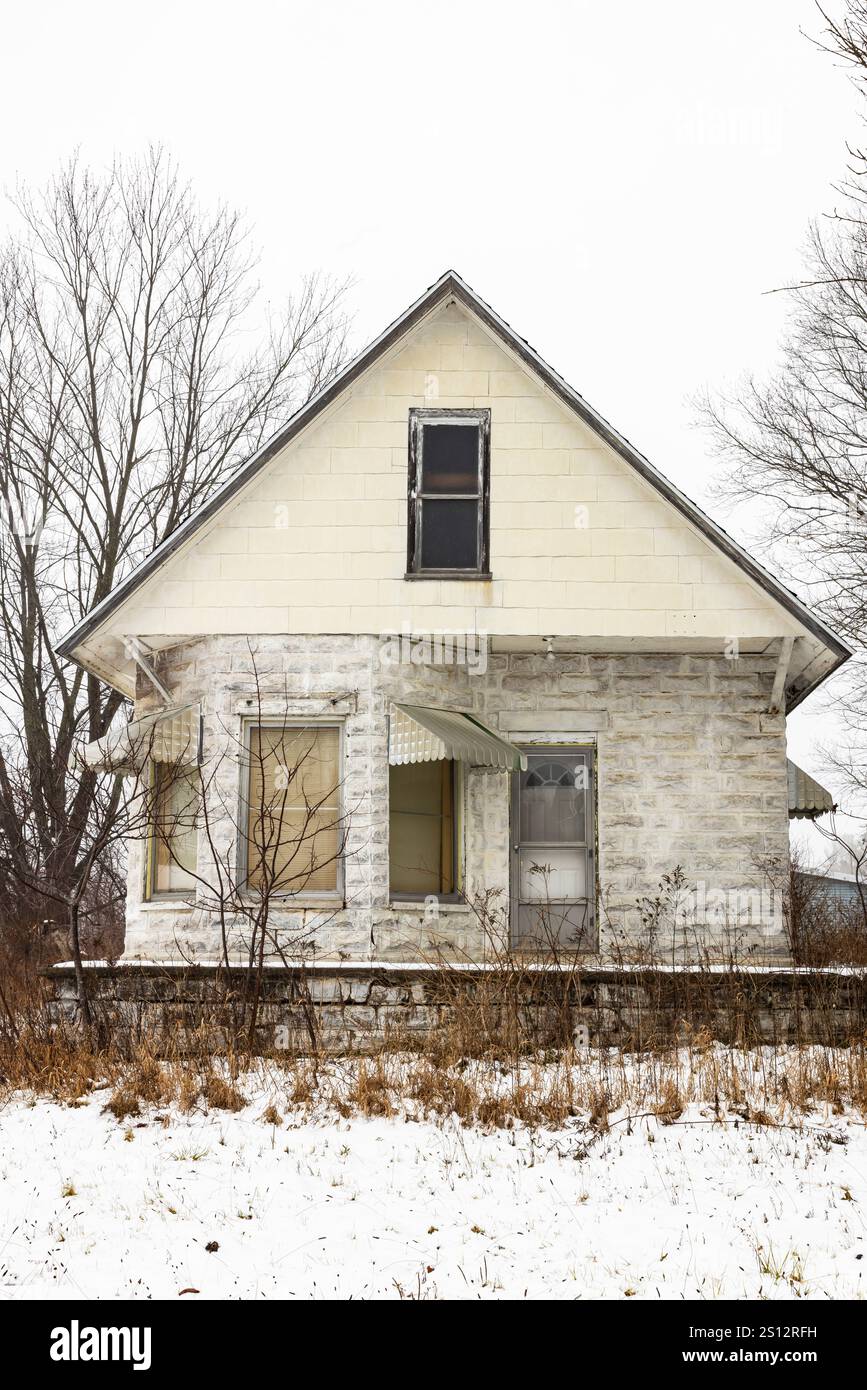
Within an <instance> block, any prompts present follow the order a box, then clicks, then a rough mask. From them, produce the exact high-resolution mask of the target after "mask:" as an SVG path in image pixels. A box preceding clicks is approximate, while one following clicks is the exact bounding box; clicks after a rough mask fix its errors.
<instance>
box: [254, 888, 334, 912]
mask: <svg viewBox="0 0 867 1390" xmlns="http://www.w3.org/2000/svg"><path fill="white" fill-rule="evenodd" d="M243 901H244V902H245V903H247V904H249V905H250V906H251V907H252V906H254V905H255V903H256V902H257V901H258V899H257V898H256V896H255V894H244V896H243ZM345 907H346V900H345V898H338V897H334V898H302V897H297V898H293V897H280V896H279V894H277V893H274V894H272V896H271V900H270V903H269V910H271V911H274V912H313V911H315V912H321V911H322V910H323V909H324V908H327V909H328V910H329V911H331V912H336V911H340V912H342V911H343V909H344V908H345Z"/></svg>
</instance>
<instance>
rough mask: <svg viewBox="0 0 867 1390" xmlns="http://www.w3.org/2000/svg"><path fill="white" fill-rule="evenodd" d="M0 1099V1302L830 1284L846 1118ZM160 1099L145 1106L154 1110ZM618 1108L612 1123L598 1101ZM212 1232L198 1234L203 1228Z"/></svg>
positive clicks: (859, 1267)
mask: <svg viewBox="0 0 867 1390" xmlns="http://www.w3.org/2000/svg"><path fill="white" fill-rule="evenodd" d="M242 1084H243V1089H244V1092H245V1094H246V1095H247V1096H248V1098H249V1101H250V1103H249V1104H248V1105H247V1107H246V1108H245V1109H244V1110H242V1111H239V1112H238V1113H237V1114H227V1113H225V1112H221V1111H217V1110H211V1111H210V1112H208V1113H203V1112H202V1111H193V1112H191V1113H189V1114H182V1113H179V1112H178V1111H176V1110H159V1111H157V1110H150V1111H149V1112H147V1113H146V1114H143V1116H142V1117H141V1118H140V1119H137V1118H134V1117H133V1118H130V1119H128V1120H126V1121H122V1122H120V1123H118V1122H117V1121H116V1120H115V1119H114V1118H112V1116H111V1115H109V1114H106V1113H103V1108H102V1107H103V1106H104V1104H105V1102H106V1100H107V1099H108V1093H107V1092H101V1093H98V1094H94V1095H93V1096H92V1097H90V1098H89V1099H88V1100H87V1101H85V1102H83V1103H79V1104H78V1105H75V1106H63V1105H58V1104H56V1103H54V1102H52V1101H48V1100H44V1099H39V1100H28V1099H27V1098H23V1097H16V1098H14V1099H12V1100H9V1101H7V1102H6V1103H5V1104H4V1105H3V1107H2V1109H0V1298H4V1299H37V1298H38V1299H45V1298H53V1297H56V1298H61V1297H62V1298H82V1299H94V1298H130V1297H132V1298H148V1297H152V1298H168V1299H174V1298H178V1297H184V1298H196V1297H201V1298H211V1299H231V1298H292V1297H295V1298H317V1297H325V1298H338V1299H339V1298H349V1297H350V1296H352V1297H353V1298H356V1299H357V1298H376V1299H382V1298H392V1297H394V1298H396V1297H400V1296H407V1297H408V1296H412V1297H417V1298H418V1297H421V1298H432V1299H433V1298H453V1299H463V1298H477V1297H479V1298H485V1299H497V1298H509V1299H520V1298H528V1299H540V1298H544V1299H581V1298H608V1299H616V1298H623V1297H633V1296H634V1297H638V1298H645V1299H657V1298H662V1299H680V1298H686V1299H711V1298H714V1299H715V1298H735V1299H744V1298H748V1299H753V1298H758V1297H767V1298H790V1297H795V1296H798V1297H810V1298H835V1299H840V1298H852V1297H858V1296H861V1295H863V1294H864V1293H865V1292H867V1283H865V1262H864V1260H863V1259H862V1258H861V1257H862V1255H863V1254H864V1252H865V1246H867V1224H865V1217H864V1208H865V1202H867V1131H865V1128H864V1125H863V1123H862V1122H860V1121H859V1120H858V1119H857V1118H856V1117H855V1116H853V1115H821V1114H818V1115H813V1116H811V1117H807V1118H805V1119H804V1121H803V1124H802V1125H800V1124H799V1125H798V1127H796V1128H782V1127H780V1128H771V1127H768V1126H757V1125H751V1124H745V1123H743V1122H738V1123H737V1124H736V1123H734V1122H729V1123H727V1124H725V1125H721V1124H716V1123H714V1121H713V1117H712V1115H711V1116H710V1118H708V1113H707V1108H706V1107H701V1108H699V1107H697V1106H691V1107H689V1108H688V1109H687V1110H685V1111H684V1113H683V1114H682V1115H681V1116H680V1118H679V1119H678V1120H677V1121H676V1122H675V1123H672V1124H663V1123H661V1122H660V1121H659V1120H657V1119H656V1118H646V1117H642V1118H635V1119H632V1120H631V1121H629V1122H626V1121H625V1120H624V1118H623V1117H620V1120H619V1122H617V1123H613V1124H612V1127H611V1129H610V1130H609V1131H608V1132H604V1133H601V1134H598V1135H595V1136H594V1137H593V1139H592V1142H589V1143H588V1138H587V1131H586V1129H584V1128H583V1127H582V1126H579V1125H578V1124H577V1122H576V1126H575V1127H574V1128H562V1129H559V1130H536V1131H533V1132H530V1131H528V1130H523V1129H520V1128H518V1129H515V1130H496V1131H493V1132H484V1131H482V1130H480V1129H465V1128H462V1127H461V1126H460V1125H459V1123H458V1121H457V1119H449V1120H446V1121H445V1122H443V1123H440V1124H438V1123H432V1122H423V1123H418V1122H407V1121H406V1120H404V1119H399V1120H398V1119H363V1118H361V1119H359V1118H350V1119H331V1118H328V1117H327V1116H325V1115H322V1116H320V1117H319V1118H317V1119H315V1120H311V1119H309V1118H306V1119H305V1118H304V1117H303V1116H302V1114H301V1113H300V1112H296V1111H291V1110H290V1111H289V1113H288V1116H287V1118H286V1120H285V1122H284V1124H282V1125H280V1126H274V1125H272V1124H269V1123H266V1122H265V1121H263V1119H262V1114H263V1111H264V1110H265V1109H266V1107H267V1106H268V1105H269V1104H270V1103H272V1102H273V1103H275V1104H276V1105H277V1106H278V1108H281V1109H282V1106H281V1098H280V1094H279V1091H275V1089H274V1088H273V1086H269V1085H268V1084H266V1083H264V1082H262V1081H258V1082H254V1081H253V1080H252V1079H249V1078H248V1079H247V1080H246V1081H245V1082H244V1083H242ZM163 1117H164V1118H163ZM612 1118H613V1119H615V1120H616V1119H617V1117H612ZM214 1243H216V1245H217V1247H218V1248H216V1249H214V1248H212V1249H211V1250H210V1251H209V1249H208V1246H209V1245H211V1246H212V1247H213V1245H214Z"/></svg>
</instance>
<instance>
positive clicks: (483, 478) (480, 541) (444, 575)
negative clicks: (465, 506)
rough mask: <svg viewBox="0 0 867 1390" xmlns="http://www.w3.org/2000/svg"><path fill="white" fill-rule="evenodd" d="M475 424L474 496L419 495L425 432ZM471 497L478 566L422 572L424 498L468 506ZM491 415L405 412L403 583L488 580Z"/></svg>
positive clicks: (482, 410)
mask: <svg viewBox="0 0 867 1390" xmlns="http://www.w3.org/2000/svg"><path fill="white" fill-rule="evenodd" d="M456 423H457V424H464V425H466V424H470V423H472V424H476V425H477V426H478V431H479V475H478V492H477V493H475V494H473V493H466V492H465V493H442V492H437V493H430V494H426V493H423V492H422V490H421V481H422V461H423V455H424V434H425V430H426V429H435V428H436V427H437V425H451V424H456ZM474 497H475V499H476V503H477V528H478V531H477V546H476V554H477V556H478V564H477V565H476V566H474V567H472V568H469V569H458V568H453V569H449V568H446V569H442V568H440V569H424V568H423V567H422V563H421V555H422V528H423V526H424V503H425V501H426V500H428V498H429V499H430V500H431V501H436V502H451V501H461V502H469V501H471V500H473V498H474ZM490 513H491V412H490V409H488V408H487V407H484V408H479V409H472V410H469V409H466V410H446V409H440V410H437V409H422V408H416V407H414V408H413V409H411V410H410V412H409V468H408V491H407V550H406V576H405V577H406V578H407V579H490V578H491V573H490V536H491V517H490Z"/></svg>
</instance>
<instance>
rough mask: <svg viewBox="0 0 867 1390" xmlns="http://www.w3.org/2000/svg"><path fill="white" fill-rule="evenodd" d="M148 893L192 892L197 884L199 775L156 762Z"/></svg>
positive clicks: (150, 894)
mask: <svg viewBox="0 0 867 1390" xmlns="http://www.w3.org/2000/svg"><path fill="white" fill-rule="evenodd" d="M153 775H154V784H153V822H152V826H151V837H150V846H149V850H150V853H149V856H148V861H149V872H148V896H149V897H158V896H161V895H163V894H167V895H168V894H178V893H181V894H189V893H190V892H194V891H195V887H196V879H195V872H196V853H197V844H198V832H197V826H196V811H197V808H198V802H199V779H198V775H197V774H195V773H192V774H179V773H178V770H177V768H176V767H175V766H168V765H165V764H162V763H156V764H155V765H154V774H153Z"/></svg>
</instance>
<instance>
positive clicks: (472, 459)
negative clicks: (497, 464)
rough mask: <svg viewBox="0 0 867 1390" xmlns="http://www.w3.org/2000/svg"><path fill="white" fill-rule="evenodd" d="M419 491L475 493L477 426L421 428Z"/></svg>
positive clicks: (477, 456) (476, 489)
mask: <svg viewBox="0 0 867 1390" xmlns="http://www.w3.org/2000/svg"><path fill="white" fill-rule="evenodd" d="M421 458H422V479H421V490H422V492H478V490H479V427H478V425H425V427H424V438H423V440H422V451H421Z"/></svg>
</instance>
